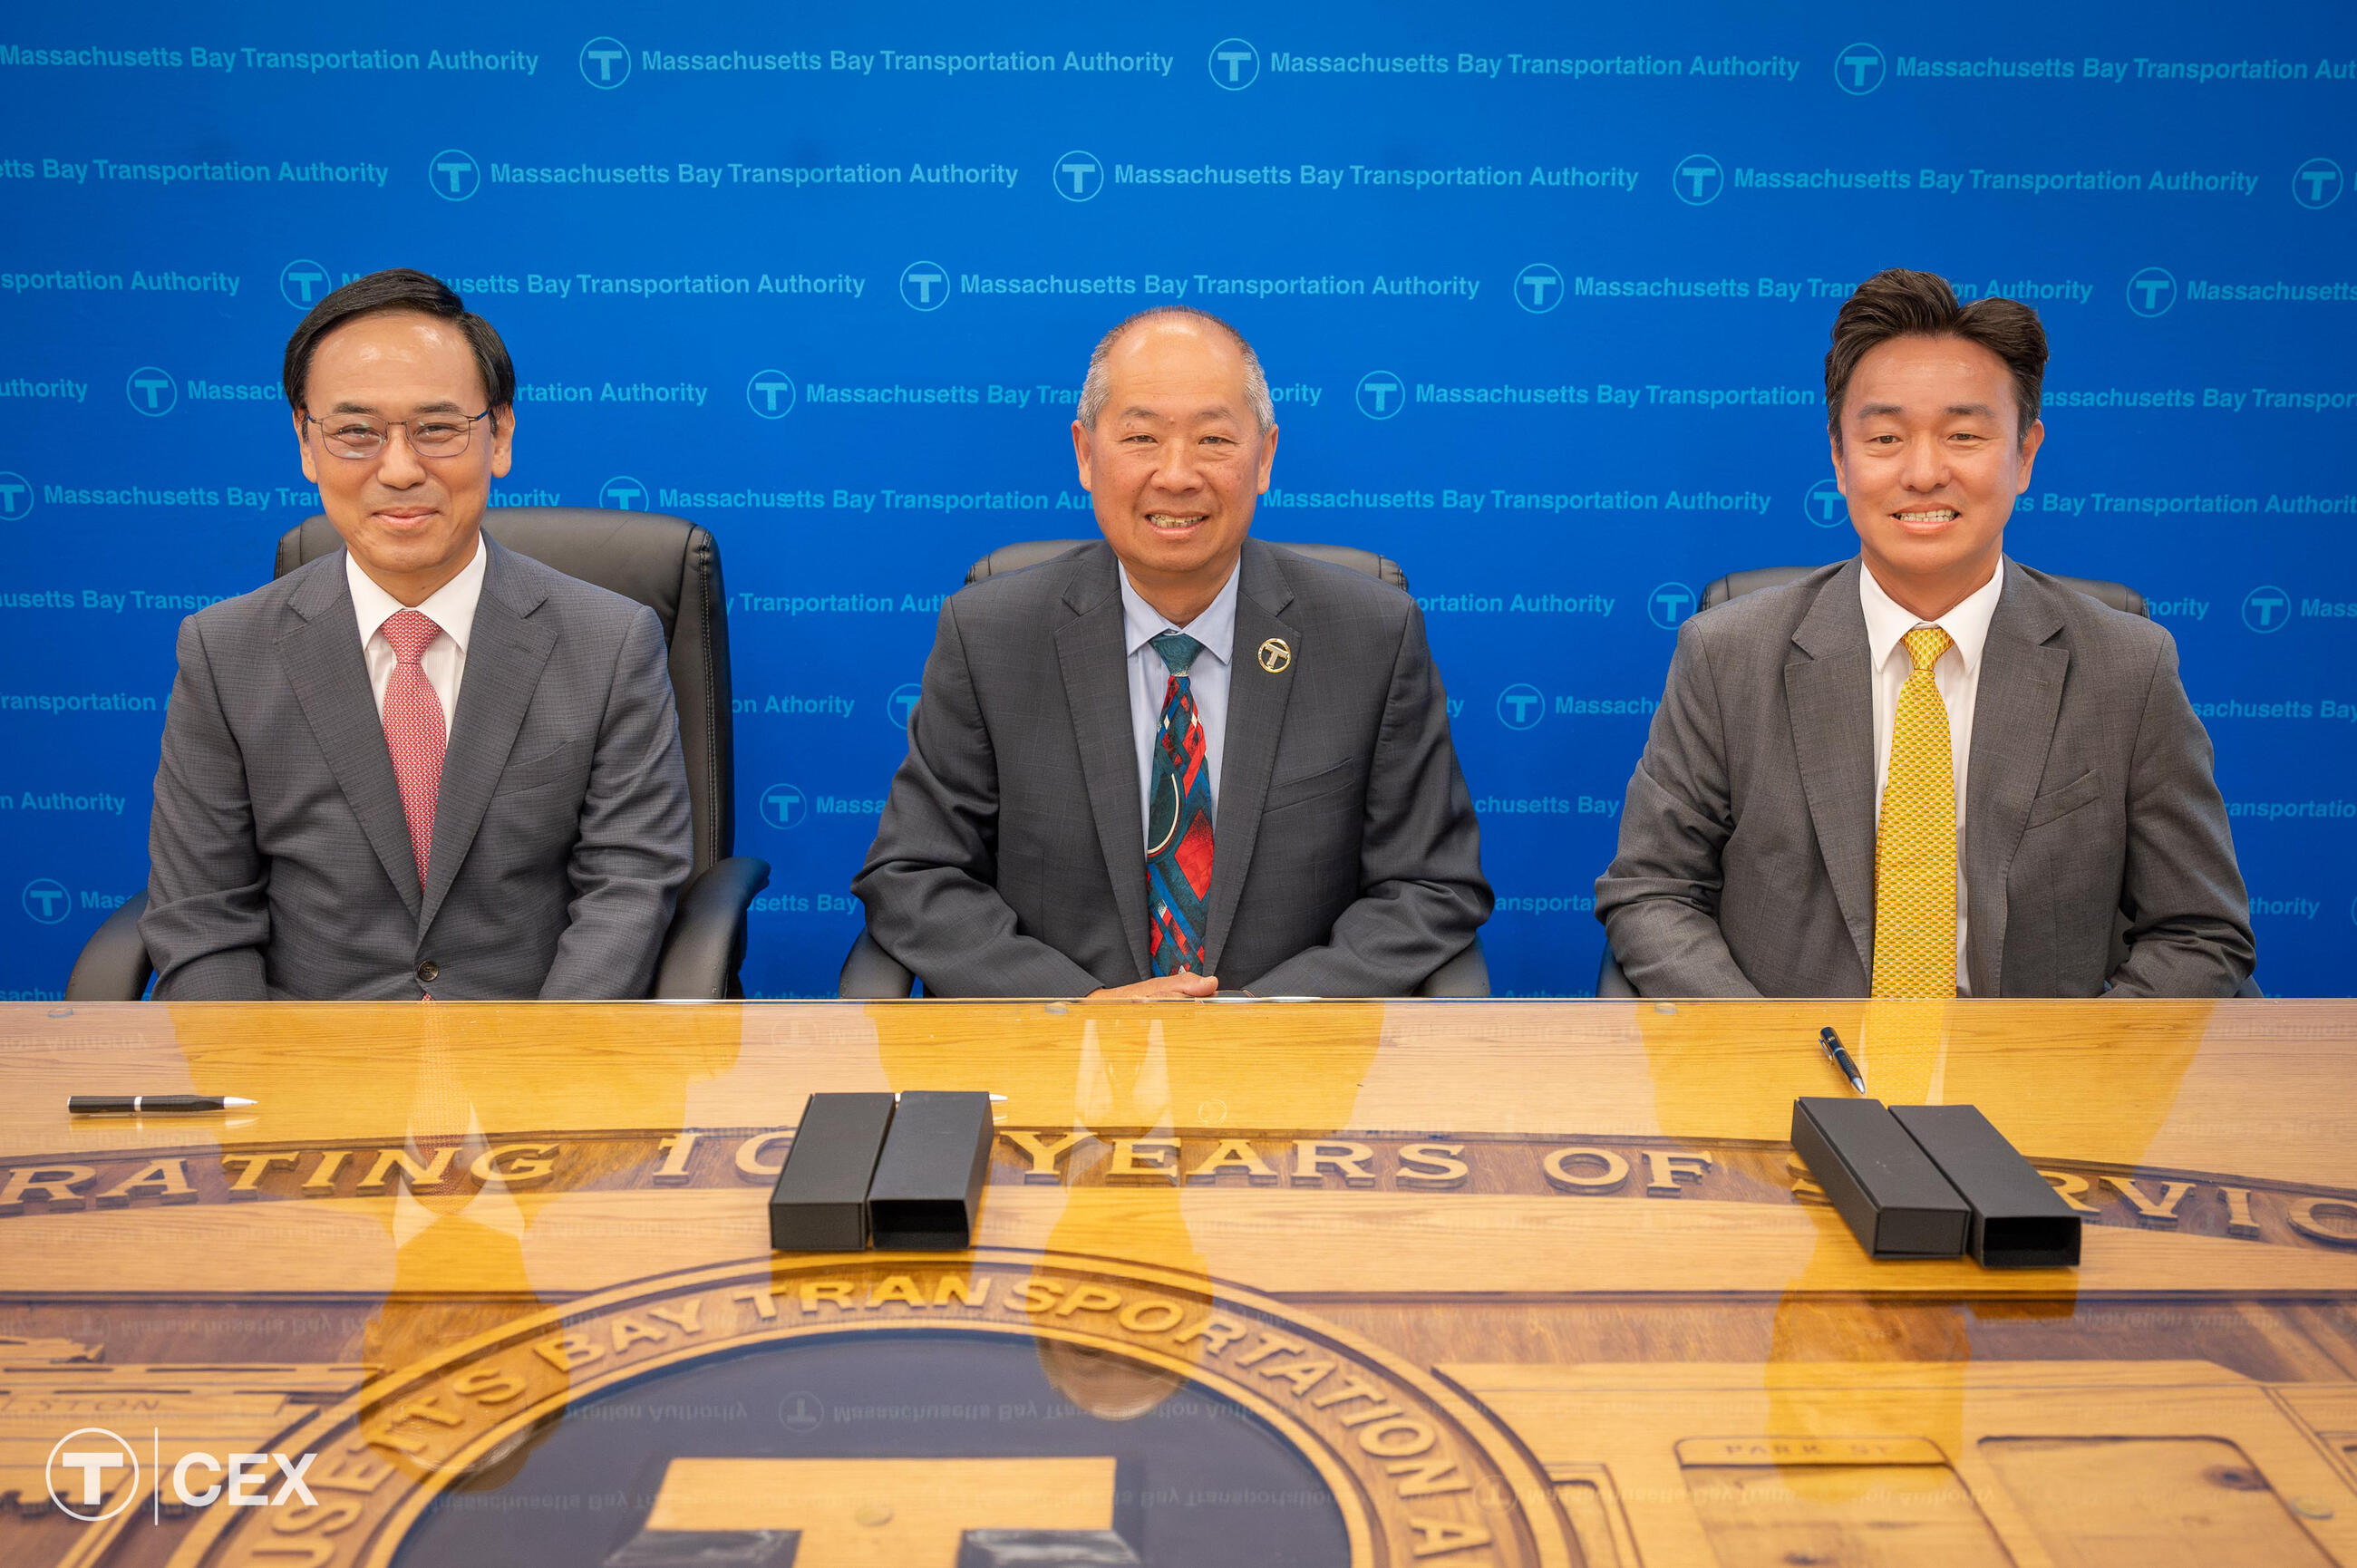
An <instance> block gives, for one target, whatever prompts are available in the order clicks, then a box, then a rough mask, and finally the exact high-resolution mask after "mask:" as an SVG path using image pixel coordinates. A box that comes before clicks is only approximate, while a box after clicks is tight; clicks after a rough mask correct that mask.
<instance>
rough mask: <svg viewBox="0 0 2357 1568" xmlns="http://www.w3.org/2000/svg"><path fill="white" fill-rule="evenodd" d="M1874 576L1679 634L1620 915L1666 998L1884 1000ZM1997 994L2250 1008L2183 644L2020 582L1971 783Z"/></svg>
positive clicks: (1977, 726) (1789, 590)
mask: <svg viewBox="0 0 2357 1568" xmlns="http://www.w3.org/2000/svg"><path fill="white" fill-rule="evenodd" d="M1862 570H1864V568H1863V567H1862V566H1861V565H1860V564H1859V563H1858V562H1857V560H1855V559H1853V560H1850V561H1847V562H1845V563H1843V564H1840V565H1838V566H1828V567H1825V568H1824V570H1822V571H1819V572H1813V573H1811V574H1810V575H1808V576H1806V577H1803V578H1802V579H1801V580H1800V581H1798V582H1796V583H1792V584H1791V585H1786V586H1784V587H1781V588H1770V589H1763V590H1760V591H1759V592H1756V593H1750V594H1746V595H1744V596H1742V597H1741V598H1738V599H1733V600H1730V601H1728V602H1727V603H1726V604H1724V605H1721V606H1720V607H1717V609H1714V610H1711V611H1709V612H1707V613H1706V614H1703V615H1698V616H1695V618H1693V619H1691V620H1689V621H1687V622H1686V624H1685V625H1684V627H1682V628H1680V629H1679V632H1678V647H1677V653H1676V656H1675V658H1674V659H1673V660H1672V661H1671V664H1670V677H1669V684H1668V686H1667V688H1666V689H1665V690H1664V691H1663V695H1662V706H1661V709H1660V711H1659V712H1657V713H1656V714H1654V715H1653V728H1652V736H1651V737H1650V738H1649V739H1648V740H1647V741H1646V743H1645V754H1644V757H1643V758H1642V759H1641V761H1640V762H1639V763H1638V764H1637V771H1636V774H1635V776H1634V777H1633V778H1631V779H1630V780H1629V795H1628V802H1627V804H1626V806H1625V807H1624V808H1623V809H1622V811H1621V813H1620V854H1618V855H1617V856H1616V857H1615V858H1614V860H1613V862H1612V865H1611V868H1610V869H1609V870H1608V871H1607V872H1606V873H1605V874H1604V875H1602V876H1601V877H1598V879H1597V883H1596V913H1597V918H1599V919H1601V920H1602V921H1603V922H1604V925H1605V929H1606V930H1607V932H1608V933H1609V936H1610V939H1611V943H1612V950H1613V952H1614V953H1615V954H1616V955H1617V956H1618V957H1619V959H1620V967H1621V968H1622V969H1623V970H1624V971H1625V972H1627V973H1628V976H1629V979H1630V981H1631V983H1632V984H1634V985H1635V986H1636V987H1637V989H1638V990H1639V991H1640V992H1641V993H1643V994H1645V995H1648V996H1749V995H1753V994H1758V993H1765V994H1767V995H1770V996H1862V995H1864V994H1866V993H1867V989H1868V986H1869V977H1870V976H1871V974H1872V972H1873V968H1874V839H1875V820H1876V815H1877V804H1876V800H1875V791H1874V776H1875V757H1874V698H1873V693H1872V690H1871V688H1870V685H1869V681H1870V679H1871V675H1870V671H1868V670H1867V636H1866V615H1865V611H1864V610H1863V609H1862V608H1861V607H1860V605H1859V602H1858V573H1859V572H1860V571H1862ZM1959 854H1961V856H1962V858H1963V862H1964V886H1965V898H1966V900H1967V902H1966V905H1965V909H1966V928H1965V937H1964V940H1965V950H1964V974H1965V977H1966V979H1967V981H1968V983H1969V984H1970V986H1971V988H1972V993H1973V994H1974V995H1975V996H2093V995H2096V994H2099V993H2104V992H2105V989H2106V987H2108V988H2109V993H2110V994H2112V995H2115V996H2226V995H2231V994H2232V993H2233V991H2234V989H2235V987H2236V986H2238V985H2239V984H2241V983H2242V982H2243V980H2244V978H2245V977H2247V976H2248V975H2249V974H2250V972H2251V966H2252V963H2253V961H2254V959H2255V949H2254V947H2253V943H2252V939H2251V925H2250V904H2249V899H2248V897H2246V895H2245V894H2244V889H2243V878H2242V874H2241V873H2240V872H2239V871H2237V870H2236V869H2235V865H2234V845H2233V837H2232V835H2231V834H2230V833H2229V832H2228V829H2227V823H2226V808H2225V804H2224V802H2223V801H2222V800H2220V799H2219V796H2218V786H2217V784H2216V782H2215V781H2214V780H2213V779H2212V777H2211V750H2210V737H2209V736H2208V734H2207V733H2205V732H2204V731H2203V729H2202V727H2201V720H2200V719H2199V718H2197V717H2196V716H2195V715H2194V713H2193V709H2192V706H2191V705H2190V703H2188V702H2187V701H2186V698H2185V688H2184V687H2183V685H2182V684H2180V683H2179V680H2178V675H2177V644H2176V641H2175V639H2172V638H2171V637H2170V636H2169V633H2168V632H2167V631H2165V630H2163V629H2162V628H2160V627H2158V626H2156V625H2154V624H2153V623H2152V622H2150V621H2148V620H2146V619H2144V618H2141V617H2138V616H2130V615H2124V614H2122V613H2121V612H2119V611H2117V610H2115V609H2112V608H2110V607H2107V606H2104V605H2101V604H2098V603H2097V602H2096V601H2094V600H2093V599H2091V598H2089V597H2087V596H2085V595H2083V594H2079V593H2076V592H2073V591H2072V590H2071V589H2070V588H2067V587H2064V586H2063V585H2061V584H2060V583H2058V582H2056V581H2055V580H2054V579H2053V578H2051V577H2049V576H2047V575H2044V574H2043V573H2040V572H2033V571H2030V570H2029V569H2028V568H2026V567H2024V566H2022V565H2020V564H2018V563H2015V562H2010V561H2008V562H2007V564H2006V578H2005V587H2004V589H2003V590H2002V592H2001V593H2000V595H1999V596H1998V599H1997V607H1996V616H1995V618H1993V619H1992V620H1991V622H1990V623H1989V636H1988V643H1987V646H1986V650H1984V652H1983V654H1982V656H1981V672H1980V685H1979V689H1978V695H1977V697H1976V699H1975V703H1974V710H1973V738H1972V766H1971V768H1970V769H1969V771H1968V773H1967V775H1966V779H1965V800H1964V842H1963V844H1962V846H1961V848H1960V850H1959Z"/></svg>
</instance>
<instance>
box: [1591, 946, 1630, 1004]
mask: <svg viewBox="0 0 2357 1568" xmlns="http://www.w3.org/2000/svg"><path fill="white" fill-rule="evenodd" d="M1596 997H1597V1000H1598V1001H1599V1002H1634V1001H1636V1000H1637V988H1636V986H1634V985H1633V984H1631V983H1630V981H1629V977H1628V976H1627V975H1626V974H1624V973H1622V972H1621V970H1620V960H1619V959H1618V958H1616V957H1614V956H1613V952H1612V944H1611V943H1610V942H1609V941H1607V942H1606V943H1605V944H1604V956H1603V957H1602V958H1600V959H1598V961H1597V962H1596Z"/></svg>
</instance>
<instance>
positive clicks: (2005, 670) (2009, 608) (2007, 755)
mask: <svg viewBox="0 0 2357 1568" xmlns="http://www.w3.org/2000/svg"><path fill="white" fill-rule="evenodd" d="M2061 629H2062V616H2061V611H2060V610H2059V608H2058V607H2056V606H2055V605H2054V604H2053V602H2052V598H2051V590H2050V589H2048V588H2046V587H2045V586H2043V585H2040V584H2038V583H2033V582H2031V581H2030V580H2029V578H2028V577H2027V576H2025V575H2023V573H2022V571H2021V568H2020V567H2018V566H2016V565H2015V564H2013V563H2012V562H2011V561H2007V563H2006V564H2005V588H2004V590H2003V591H2002V592H2001V593H2000V594H1999V595H1998V596H1997V601H1996V615H1994V616H1993V617H1991V618H1990V620H1989V635H1988V643H1987V646H1986V648H1984V649H1983V650H1982V652H1981V673H1980V682H1979V685H1978V688H1977V690H1976V693H1975V696H1974V699H1973V741H1972V768H1971V769H1970V773H1969V776H1968V777H1967V778H1966V779H1965V781H1964V801H1965V806H1964V897H1965V899H1966V909H1967V912H1968V920H1967V925H1966V929H1965V933H1964V972H1965V974H1966V975H1967V977H1968V978H1969V980H1970V982H1971V984H1972V988H1973V994H1974V995H1975V996H1997V995H2002V994H2003V992H2002V991H2001V990H2000V986H2001V985H2002V984H2003V982H2004V976H2003V974H2002V973H2001V970H2002V967H2003V965H2002V960H2003V958H2004V954H2005V930H2006V910H2007V898H2006V883H2007V875H2008V874H2009V873H2010V871H2011V869H2012V865H2013V854H2014V851H2015V850H2016V849H2018V848H2019V847H2020V844H2021V835H2022V832H2023V831H2024V829H2026V828H2027V827H2028V826H2029V803H2030V801H2031V800H2033V799H2034V798H2035V797H2036V795H2037V792H2038V784H2039V780H2040V779H2042V778H2044V777H2045V774H2046V756H2047V753H2048V752H2049V751H2050V750H2051V749H2052V747H2053V745H2054V720H2055V715H2056V714H2058V713H2059V712H2060V711H2061V705H2062V678H2063V674H2064V672H2065V671H2068V670H2069V669H2070V667H2071V650H2069V649H2068V648H2065V647H2062V646H2061V645H2059V644H2057V643H2054V642H2052V641H2051V640H2050V639H2052V638H2053V636H2054V634H2055V633H2056V632H2058V631H2060V630H2061Z"/></svg>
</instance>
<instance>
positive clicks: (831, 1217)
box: [770, 1094, 892, 1252]
mask: <svg viewBox="0 0 2357 1568" xmlns="http://www.w3.org/2000/svg"><path fill="white" fill-rule="evenodd" d="M891 1125H892V1097H891V1096H890V1095H888V1094H813V1095H812V1096H811V1097H810V1099H809V1100H807V1101H804V1102H803V1103H802V1124H801V1125H800V1126H798V1127H796V1128H795V1129H794V1141H793V1144H792V1146H791V1147H790V1148H789V1149H788V1150H787V1151H786V1164H785V1168H784V1169H783V1170H780V1172H779V1173H778V1185H777V1186H776V1187H774V1188H772V1189H771V1190H770V1246H771V1247H774V1248H775V1249H777V1250H778V1251H780V1252H856V1251H863V1250H864V1249H865V1248H866V1245H867V1184H868V1181H869V1178H870V1177H872V1176H874V1175H875V1173H876V1159H877V1155H878V1154H880V1153H881V1152H882V1150H883V1147H884V1135H885V1133H886V1131H887V1130H888V1128H889V1127H890V1126H891Z"/></svg>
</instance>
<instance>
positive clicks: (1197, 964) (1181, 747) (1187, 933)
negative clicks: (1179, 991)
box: [1146, 631, 1211, 975]
mask: <svg viewBox="0 0 2357 1568" xmlns="http://www.w3.org/2000/svg"><path fill="white" fill-rule="evenodd" d="M1154 651H1155V652H1157V653H1158V654H1160V655H1161V656H1162V662H1163V663H1164V665H1165V666H1167V667H1168V670H1169V671H1170V679H1169V683H1168V685H1167V686H1165V687H1164V688H1163V696H1162V718H1161V721H1160V723H1158V724H1157V725H1156V726H1155V732H1154V778H1153V783H1154V789H1153V791H1152V800H1153V803H1152V804H1151V805H1150V806H1149V807H1148V808H1147V809H1146V910H1147V914H1148V916H1149V918H1151V919H1152V921H1153V925H1152V927H1151V928H1150V929H1148V930H1147V931H1146V950H1147V951H1148V952H1149V953H1150V954H1152V955H1153V959H1154V972H1155V973H1156V974H1157V975H1160V974H1175V973H1177V972H1179V971H1180V970H1185V971H1187V972H1189V973H1193V974H1200V973H1202V972H1203V963H1204V959H1203V931H1204V927H1205V924H1206V916H1207V912H1208V907H1209V904H1210V900H1211V759H1210V757H1209V756H1208V755H1207V753H1208V746H1207V744H1206V741H1205V737H1204V735H1203V716H1202V714H1200V712H1198V711H1197V709H1196V707H1195V685H1194V682H1192V681H1191V680H1189V678H1188V675H1187V670H1188V667H1189V665H1191V664H1193V663H1194V662H1195V655H1197V654H1198V653H1200V652H1202V651H1203V645H1202V644H1201V643H1200V642H1198V641H1196V640H1195V639H1193V638H1191V637H1189V636H1188V635H1187V634H1186V633H1184V632H1179V631H1166V632H1164V633H1163V634H1162V635H1161V636H1159V637H1157V638H1156V639H1154Z"/></svg>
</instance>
